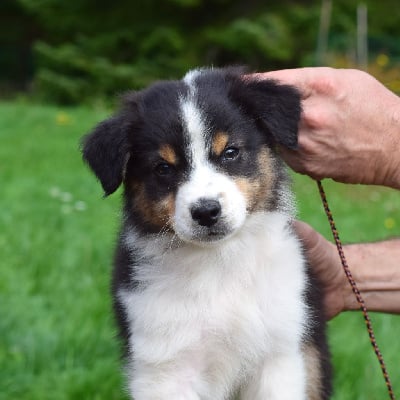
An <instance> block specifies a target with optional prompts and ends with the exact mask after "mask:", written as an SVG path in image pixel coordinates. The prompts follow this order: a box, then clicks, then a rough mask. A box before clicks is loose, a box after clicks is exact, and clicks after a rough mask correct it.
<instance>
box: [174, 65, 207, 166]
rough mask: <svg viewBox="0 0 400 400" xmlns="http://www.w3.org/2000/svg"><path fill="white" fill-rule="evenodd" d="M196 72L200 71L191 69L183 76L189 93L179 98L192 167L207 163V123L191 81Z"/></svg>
mask: <svg viewBox="0 0 400 400" xmlns="http://www.w3.org/2000/svg"><path fill="white" fill-rule="evenodd" d="M198 73H200V72H197V71H192V72H191V73H189V74H188V75H187V76H186V77H185V78H184V81H185V83H186V84H187V85H188V86H189V93H188V95H187V96H182V97H181V99H180V107H181V115H182V124H183V128H184V131H185V134H186V136H187V139H188V143H189V151H190V159H191V160H192V168H193V169H196V168H197V167H198V166H200V165H204V163H207V151H206V147H207V145H206V139H205V136H206V134H207V124H206V121H205V118H204V116H203V114H202V112H201V109H200V107H199V106H198V104H197V102H196V87H195V86H194V82H193V80H194V78H195V76H197V75H198Z"/></svg>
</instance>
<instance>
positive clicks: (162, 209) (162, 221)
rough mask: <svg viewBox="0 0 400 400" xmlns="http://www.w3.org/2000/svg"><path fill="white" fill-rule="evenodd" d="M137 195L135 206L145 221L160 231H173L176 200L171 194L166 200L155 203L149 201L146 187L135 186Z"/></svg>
mask: <svg viewBox="0 0 400 400" xmlns="http://www.w3.org/2000/svg"><path fill="white" fill-rule="evenodd" d="M134 191H135V193H136V195H135V200H134V206H135V208H136V210H137V211H138V212H139V213H140V214H141V216H142V217H143V219H144V221H145V222H147V223H149V224H151V225H152V226H153V227H155V228H158V229H160V230H161V229H165V230H167V231H169V230H172V219H173V216H174V213H175V198H174V196H173V195H172V194H169V195H168V196H166V197H165V198H164V199H162V200H160V201H158V202H155V201H151V200H149V199H148V197H147V195H146V192H145V190H144V185H143V184H141V183H137V184H135V185H134Z"/></svg>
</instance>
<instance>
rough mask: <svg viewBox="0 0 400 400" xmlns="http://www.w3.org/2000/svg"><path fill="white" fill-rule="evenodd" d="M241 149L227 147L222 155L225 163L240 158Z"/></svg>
mask: <svg viewBox="0 0 400 400" xmlns="http://www.w3.org/2000/svg"><path fill="white" fill-rule="evenodd" d="M239 153H240V151H239V149H238V148H237V147H233V146H232V147H227V148H226V149H225V150H224V151H223V153H222V160H223V161H232V160H235V159H236V158H237V157H238V156H239Z"/></svg>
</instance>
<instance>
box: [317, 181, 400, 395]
mask: <svg viewBox="0 0 400 400" xmlns="http://www.w3.org/2000/svg"><path fill="white" fill-rule="evenodd" d="M317 184H318V190H319V194H320V196H321V200H322V204H323V206H324V210H325V213H326V216H327V217H328V221H329V225H330V227H331V231H332V234H333V238H334V240H335V243H336V247H337V250H338V253H339V256H340V260H341V262H342V266H343V270H344V273H345V274H346V277H347V280H348V281H349V283H350V286H351V289H352V290H353V293H354V295H355V297H356V299H357V302H358V304H359V305H360V310H361V311H362V313H363V316H364V320H365V325H366V328H367V331H368V335H369V340H370V342H371V345H372V347H373V349H374V352H375V354H376V357H377V359H378V361H379V365H380V367H381V370H382V374H383V378H384V380H385V384H386V387H387V390H388V393H389V398H390V399H391V400H395V395H394V392H393V388H392V384H391V382H390V377H389V373H388V371H387V368H386V364H385V361H384V359H383V356H382V353H381V351H380V350H379V346H378V343H377V342H376V339H375V333H374V329H373V327H372V322H371V319H370V317H369V314H368V310H367V307H366V306H365V302H364V299H363V297H362V295H361V293H360V291H359V290H358V287H357V284H356V282H355V281H354V279H353V275H352V274H351V271H350V269H349V266H348V265H347V261H346V257H345V255H344V251H343V246H342V242H341V240H340V238H339V233H338V230H337V229H336V225H335V222H334V220H333V216H332V212H331V210H330V209H329V205H328V201H327V199H326V194H325V190H324V188H323V186H322V183H321V181H317Z"/></svg>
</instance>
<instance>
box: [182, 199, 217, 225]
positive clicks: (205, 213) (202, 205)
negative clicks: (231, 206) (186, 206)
mask: <svg viewBox="0 0 400 400" xmlns="http://www.w3.org/2000/svg"><path fill="white" fill-rule="evenodd" d="M190 213H191V215H192V219H193V220H194V221H195V222H197V223H198V224H199V225H200V226H205V227H207V228H210V227H211V226H213V225H215V224H216V223H217V222H218V220H219V218H220V216H221V204H220V203H219V201H218V200H214V199H200V200H199V201H197V202H196V204H194V205H193V206H192V207H191V209H190Z"/></svg>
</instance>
